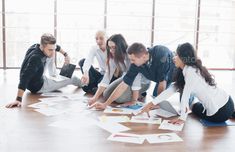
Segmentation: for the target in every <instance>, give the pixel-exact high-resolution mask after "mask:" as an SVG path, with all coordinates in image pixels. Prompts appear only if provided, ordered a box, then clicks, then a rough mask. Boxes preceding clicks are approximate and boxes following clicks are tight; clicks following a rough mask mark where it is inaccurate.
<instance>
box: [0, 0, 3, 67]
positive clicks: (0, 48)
mask: <svg viewBox="0 0 235 152" xmlns="http://www.w3.org/2000/svg"><path fill="white" fill-rule="evenodd" d="M0 12H1V14H0V68H1V67H3V49H2V28H3V27H2V1H0Z"/></svg>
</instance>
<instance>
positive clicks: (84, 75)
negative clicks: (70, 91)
mask: <svg viewBox="0 0 235 152" xmlns="http://www.w3.org/2000/svg"><path fill="white" fill-rule="evenodd" d="M81 81H82V84H88V83H89V76H88V75H86V74H83V76H82V78H81Z"/></svg>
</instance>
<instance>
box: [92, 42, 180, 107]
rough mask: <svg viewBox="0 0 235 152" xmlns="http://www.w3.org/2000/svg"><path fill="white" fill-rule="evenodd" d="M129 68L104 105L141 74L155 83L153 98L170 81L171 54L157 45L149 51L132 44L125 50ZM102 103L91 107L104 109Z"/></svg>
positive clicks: (171, 69)
mask: <svg viewBox="0 0 235 152" xmlns="http://www.w3.org/2000/svg"><path fill="white" fill-rule="evenodd" d="M127 53H128V57H129V59H130V61H131V63H132V64H131V66H130V68H129V70H128V71H127V73H126V75H125V76H124V78H123V81H122V82H121V83H120V85H119V86H118V87H117V88H116V89H115V90H114V92H113V93H112V95H111V96H110V97H109V98H108V99H107V100H106V101H105V104H106V105H109V104H110V103H111V102H113V101H115V100H116V99H117V98H118V97H119V96H121V95H122V94H123V92H124V91H125V90H126V89H127V87H128V86H131V85H132V83H133V81H134V79H135V77H136V76H137V74H138V73H142V74H143V75H144V76H145V77H146V78H147V79H149V80H152V81H154V82H156V87H155V89H154V96H157V95H158V94H160V93H161V92H162V91H164V90H165V89H166V88H167V87H168V86H169V85H170V83H171V81H172V74H173V70H174V69H175V66H174V63H173V60H172V58H173V53H172V52H171V51H170V50H169V49H168V48H167V47H165V46H162V45H157V46H154V47H152V48H150V49H149V50H147V49H146V47H145V46H144V45H143V44H141V43H134V44H132V45H131V46H130V47H129V48H128V49H127ZM106 105H104V104H103V103H97V104H96V105H94V106H93V107H95V108H96V109H104V108H105V107H106Z"/></svg>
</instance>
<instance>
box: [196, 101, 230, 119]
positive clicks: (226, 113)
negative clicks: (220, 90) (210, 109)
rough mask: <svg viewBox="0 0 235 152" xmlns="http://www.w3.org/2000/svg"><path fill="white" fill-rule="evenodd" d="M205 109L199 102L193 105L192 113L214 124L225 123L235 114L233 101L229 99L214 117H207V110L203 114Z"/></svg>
mask: <svg viewBox="0 0 235 152" xmlns="http://www.w3.org/2000/svg"><path fill="white" fill-rule="evenodd" d="M203 110H204V107H203V106H202V104H201V103H199V102H197V103H195V104H194V105H193V108H192V112H193V114H195V115H196V116H198V117H199V118H201V119H205V120H208V121H212V122H224V121H226V120H228V119H229V118H231V116H232V114H233V112H234V103H233V99H232V98H231V97H229V99H228V102H227V103H226V104H225V105H224V106H223V107H221V108H220V109H219V110H218V111H217V112H216V113H215V114H214V115H212V116H207V115H206V110H205V111H204V112H203Z"/></svg>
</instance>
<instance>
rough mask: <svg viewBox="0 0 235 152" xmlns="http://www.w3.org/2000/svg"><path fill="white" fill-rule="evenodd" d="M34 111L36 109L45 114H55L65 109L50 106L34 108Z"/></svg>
mask: <svg viewBox="0 0 235 152" xmlns="http://www.w3.org/2000/svg"><path fill="white" fill-rule="evenodd" d="M34 111H37V112H39V113H41V114H43V115H45V116H56V115H59V114H62V113H64V112H65V110H58V109H55V108H51V107H48V108H40V109H34Z"/></svg>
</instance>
